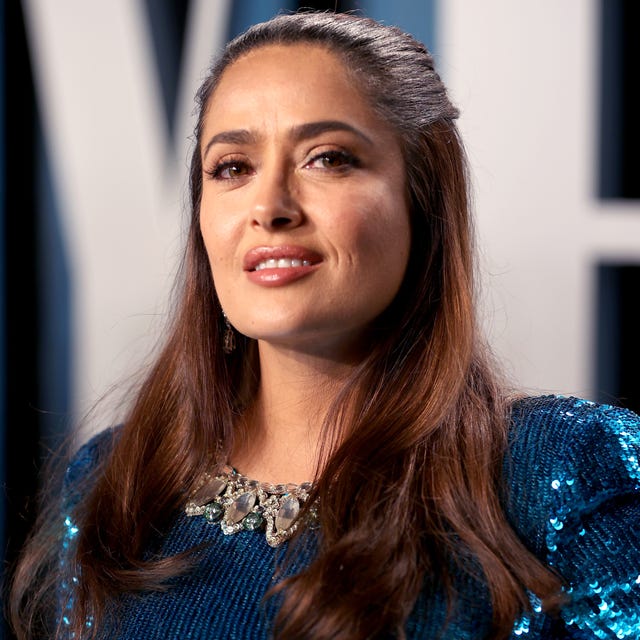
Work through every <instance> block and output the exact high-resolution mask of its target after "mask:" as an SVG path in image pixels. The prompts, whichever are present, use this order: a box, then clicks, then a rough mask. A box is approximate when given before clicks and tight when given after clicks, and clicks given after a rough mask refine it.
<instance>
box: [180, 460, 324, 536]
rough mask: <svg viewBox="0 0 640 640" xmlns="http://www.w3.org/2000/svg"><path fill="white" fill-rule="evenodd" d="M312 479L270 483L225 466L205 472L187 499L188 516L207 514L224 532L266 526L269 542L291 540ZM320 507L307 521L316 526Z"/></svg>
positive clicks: (308, 514)
mask: <svg viewBox="0 0 640 640" xmlns="http://www.w3.org/2000/svg"><path fill="white" fill-rule="evenodd" d="M311 489H312V484H311V483H310V482H304V483H303V484H269V483H266V482H258V481H257V480H250V479H249V478H247V477H245V476H243V475H241V474H239V473H238V472H237V471H236V470H235V469H234V468H233V467H229V466H225V467H224V469H223V470H222V472H221V473H218V474H216V475H211V474H209V473H206V474H204V476H203V477H202V479H201V481H200V484H199V485H198V487H197V488H196V490H195V491H194V493H193V495H192V496H191V498H189V501H188V502H187V506H186V508H185V513H186V514H187V515H188V516H204V517H205V519H206V521H207V522H209V523H210V524H216V523H218V522H219V523H220V528H221V529H222V532H223V533H224V534H225V535H231V534H233V533H238V532H239V531H261V530H263V529H264V531H265V536H266V538H267V543H268V544H269V545H270V546H272V547H277V546H278V545H279V544H280V543H282V542H284V541H285V540H288V539H289V538H290V537H291V536H292V535H293V534H294V533H295V532H296V531H297V530H298V527H299V526H300V524H302V523H301V522H300V518H298V515H299V513H300V508H301V506H302V505H303V504H304V503H305V502H306V501H307V500H308V498H309V493H310V491H311ZM316 520H317V507H316V505H315V504H314V505H312V506H311V508H310V509H309V510H308V511H307V518H305V524H308V525H311V526H313V525H314V524H315V522H316Z"/></svg>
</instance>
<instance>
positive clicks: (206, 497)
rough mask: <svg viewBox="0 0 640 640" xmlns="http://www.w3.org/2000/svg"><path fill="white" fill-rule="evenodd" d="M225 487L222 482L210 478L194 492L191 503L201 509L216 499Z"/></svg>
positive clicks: (224, 483)
mask: <svg viewBox="0 0 640 640" xmlns="http://www.w3.org/2000/svg"><path fill="white" fill-rule="evenodd" d="M226 486H227V483H226V482H225V481H224V480H220V479H219V478H212V479H211V480H209V482H206V483H205V484H204V485H203V486H201V487H200V488H199V489H198V490H197V491H196V492H195V494H194V496H193V498H192V499H191V501H192V502H193V503H194V504H196V505H197V506H198V507H201V506H203V505H205V504H207V503H209V502H212V501H213V499H214V498H217V497H218V496H219V495H220V494H221V493H222V490H223V489H224V488H225V487H226Z"/></svg>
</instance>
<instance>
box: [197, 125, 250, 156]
mask: <svg viewBox="0 0 640 640" xmlns="http://www.w3.org/2000/svg"><path fill="white" fill-rule="evenodd" d="M255 141H256V136H255V135H254V134H253V133H252V132H251V131H248V130H247V129H232V130H230V131H221V132H220V133H216V135H215V136H213V137H212V138H211V140H209V142H207V146H206V147H205V148H204V150H203V152H202V156H203V157H205V156H206V155H207V153H208V151H209V149H210V148H211V147H212V146H213V145H214V144H249V143H251V142H255Z"/></svg>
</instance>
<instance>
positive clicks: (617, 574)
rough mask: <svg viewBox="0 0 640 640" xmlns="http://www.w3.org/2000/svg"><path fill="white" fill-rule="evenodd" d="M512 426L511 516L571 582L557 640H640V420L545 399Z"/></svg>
mask: <svg viewBox="0 0 640 640" xmlns="http://www.w3.org/2000/svg"><path fill="white" fill-rule="evenodd" d="M513 423H514V439H513V443H512V447H511V456H510V460H509V462H508V468H509V476H508V477H509V485H510V496H509V508H508V512H509V514H510V517H511V519H512V523H513V525H514V528H515V529H516V530H517V531H518V533H519V534H520V535H521V537H522V539H523V540H524V541H525V543H526V544H527V545H528V546H529V548H530V549H531V550H532V551H533V552H534V553H535V554H536V555H537V556H538V557H539V558H540V559H541V560H543V561H545V562H546V563H548V564H549V565H550V566H552V567H553V568H554V569H555V570H557V571H558V572H559V573H560V575H561V576H562V577H563V578H564V580H565V581H566V585H567V586H566V589H565V590H566V593H567V603H566V605H564V606H563V608H562V610H561V612H560V616H561V621H557V622H556V623H555V624H554V626H555V627H556V628H557V626H558V625H560V626H562V627H563V632H562V634H561V635H560V637H563V638H574V639H580V640H587V639H592V638H636V639H638V638H640V465H639V459H640V418H639V417H638V416H637V415H635V414H634V413H632V412H630V411H626V410H624V409H620V408H617V407H611V406H606V405H597V404H594V403H591V402H588V401H585V400H580V399H576V398H558V397H546V398H537V399H528V400H525V401H522V402H520V403H518V404H517V405H516V407H515V408H514V412H513ZM540 615H542V614H540ZM529 623H530V624H529ZM535 626H536V624H535V620H530V621H528V622H527V624H526V625H525V626H523V627H521V630H523V631H525V630H527V629H528V628H529V627H535ZM554 637H556V636H555V635H554Z"/></svg>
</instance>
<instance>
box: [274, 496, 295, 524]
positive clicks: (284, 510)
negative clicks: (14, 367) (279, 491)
mask: <svg viewBox="0 0 640 640" xmlns="http://www.w3.org/2000/svg"><path fill="white" fill-rule="evenodd" d="M299 513H300V503H299V502H298V498H296V497H295V496H289V497H288V498H285V499H284V500H283V501H282V504H281V505H280V509H278V513H277V515H276V529H277V530H278V531H286V530H287V529H288V528H289V527H290V526H291V525H292V524H293V522H294V521H295V519H296V518H297V517H298V514H299Z"/></svg>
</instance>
